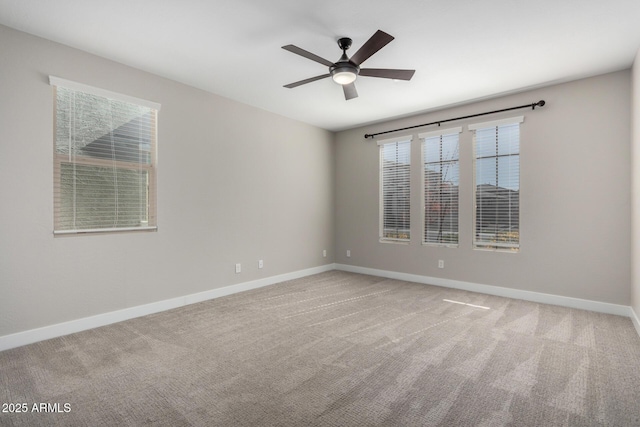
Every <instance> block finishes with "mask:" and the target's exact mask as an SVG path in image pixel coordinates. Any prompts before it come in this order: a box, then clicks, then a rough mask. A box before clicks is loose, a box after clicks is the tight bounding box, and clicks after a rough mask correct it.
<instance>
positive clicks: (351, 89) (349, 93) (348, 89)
mask: <svg viewBox="0 0 640 427" xmlns="http://www.w3.org/2000/svg"><path fill="white" fill-rule="evenodd" d="M342 90H343V91H344V99H346V100H347V101H348V100H350V99H353V98H357V97H358V91H357V90H356V85H355V84H353V83H349V84H348V85H342Z"/></svg>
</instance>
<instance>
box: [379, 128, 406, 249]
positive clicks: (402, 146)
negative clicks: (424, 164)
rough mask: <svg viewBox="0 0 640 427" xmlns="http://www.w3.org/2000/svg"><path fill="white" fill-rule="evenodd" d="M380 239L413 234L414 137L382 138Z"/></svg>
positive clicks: (394, 238)
mask: <svg viewBox="0 0 640 427" xmlns="http://www.w3.org/2000/svg"><path fill="white" fill-rule="evenodd" d="M378 145H379V146H380V177H381V178H380V239H381V240H382V241H397V242H408V241H409V240H410V238H411V232H410V228H411V221H410V210H411V192H410V190H411V186H410V172H411V137H405V138H402V139H396V140H385V141H379V142H378Z"/></svg>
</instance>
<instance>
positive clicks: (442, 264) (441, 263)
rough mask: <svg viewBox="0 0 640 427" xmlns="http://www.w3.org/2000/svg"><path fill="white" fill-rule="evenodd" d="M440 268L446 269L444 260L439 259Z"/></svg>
mask: <svg viewBox="0 0 640 427" xmlns="http://www.w3.org/2000/svg"><path fill="white" fill-rule="evenodd" d="M438 268H444V260H443V259H439V260H438Z"/></svg>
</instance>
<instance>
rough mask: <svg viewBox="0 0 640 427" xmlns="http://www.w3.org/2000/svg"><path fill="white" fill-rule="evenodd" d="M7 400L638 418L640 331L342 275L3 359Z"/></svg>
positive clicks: (26, 421) (574, 314)
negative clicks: (638, 332) (639, 332)
mask: <svg viewBox="0 0 640 427" xmlns="http://www.w3.org/2000/svg"><path fill="white" fill-rule="evenodd" d="M445 300H450V301H445ZM461 303H465V304H461ZM0 403H2V404H3V408H2V409H11V408H8V407H7V406H5V404H9V403H13V404H16V403H18V404H22V403H26V404H27V407H28V411H27V412H26V413H5V412H2V413H0V425H2V426H56V425H59V426H139V425H161V426H336V427H337V426H436V425H441V426H504V425H514V426H537V427H539V426H565V425H566V426H581V425H593V426H600V425H601V426H639V425H640V338H639V337H638V335H637V334H636V332H635V330H634V328H633V325H632V323H631V321H630V320H629V319H627V318H624V317H618V316H611V315H605V314H598V313H593V312H587V311H581V310H574V309H567V308H561V307H555V306H548V305H543V304H536V303H530V302H524V301H518V300H511V299H507V298H500V297H493V296H488V295H483V294H476V293H471V292H465V291H458V290H452V289H445V288H438V287H434V286H426V285H421V284H415V283H408V282H401V281H397V280H389V279H383V278H379V277H372V276H365V275H359V274H352V273H345V272H340V271H332V272H328V273H323V274H319V275H315V276H310V277H307V278H303V279H298V280H293V281H289V282H284V283H281V284H278V285H274V286H270V287H266V288H261V289H257V290H254V291H249V292H244V293H241V294H236V295H232V296H229V297H225V298H220V299H216V300H211V301H207V302H203V303H199V304H195V305H191V306H188V307H184V308H180V309H176V310H171V311H168V312H164V313H159V314H155V315H151V316H146V317H143V318H139V319H133V320H130V321H126V322H122V323H118V324H115V325H111V326H107V327H103V328H98V329H94V330H90V331H86V332H82V333H78V334H74V335H70V336H66V337H61V338H56V339H52V340H49V341H45V342H41V343H37V344H33V345H29V346H25V347H21V348H17V349H13V350H9V351H5V352H1V353H0ZM34 403H35V404H36V407H37V408H40V406H39V404H40V403H45V404H47V403H48V404H49V406H47V405H45V406H44V407H45V408H46V409H49V410H56V412H55V413H51V412H34V411H33V405H34ZM65 404H66V406H65ZM14 409H15V408H14ZM67 409H68V410H69V412H64V411H65V410H67ZM57 411H60V412H57Z"/></svg>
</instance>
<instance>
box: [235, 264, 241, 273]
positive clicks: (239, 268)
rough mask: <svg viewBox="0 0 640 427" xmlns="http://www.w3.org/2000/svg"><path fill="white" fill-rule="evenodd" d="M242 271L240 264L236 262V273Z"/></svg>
mask: <svg viewBox="0 0 640 427" xmlns="http://www.w3.org/2000/svg"><path fill="white" fill-rule="evenodd" d="M241 271H242V264H240V263H238V264H236V273H240V272H241Z"/></svg>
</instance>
